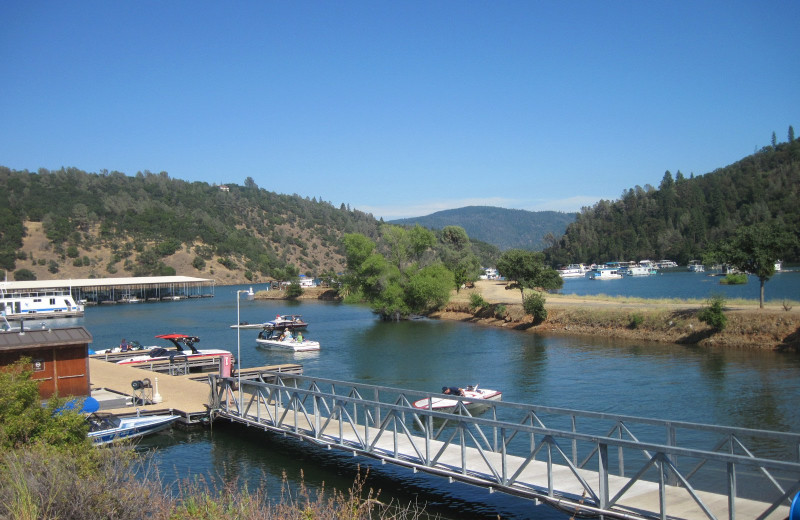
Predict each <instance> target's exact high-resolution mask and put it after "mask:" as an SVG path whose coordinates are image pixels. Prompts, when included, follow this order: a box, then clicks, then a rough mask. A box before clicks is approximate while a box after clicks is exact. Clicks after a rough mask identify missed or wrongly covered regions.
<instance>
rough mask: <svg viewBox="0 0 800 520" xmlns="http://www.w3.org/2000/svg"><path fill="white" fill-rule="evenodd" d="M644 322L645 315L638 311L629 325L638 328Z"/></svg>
mask: <svg viewBox="0 0 800 520" xmlns="http://www.w3.org/2000/svg"><path fill="white" fill-rule="evenodd" d="M642 323H644V316H642V315H641V314H638V313H636V314H634V315H632V316H631V322H630V323H629V324H628V327H629V328H631V329H638V328H639V326H641V324H642Z"/></svg>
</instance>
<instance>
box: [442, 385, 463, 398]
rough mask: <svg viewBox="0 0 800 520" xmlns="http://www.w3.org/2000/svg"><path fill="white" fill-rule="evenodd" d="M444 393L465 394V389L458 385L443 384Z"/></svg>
mask: <svg viewBox="0 0 800 520" xmlns="http://www.w3.org/2000/svg"><path fill="white" fill-rule="evenodd" d="M442 393H443V394H447V395H461V396H463V395H464V389H463V388H458V387H457V386H443V387H442Z"/></svg>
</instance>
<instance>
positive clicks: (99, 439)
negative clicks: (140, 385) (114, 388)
mask: <svg viewBox="0 0 800 520" xmlns="http://www.w3.org/2000/svg"><path fill="white" fill-rule="evenodd" d="M178 419H179V416H177V415H145V416H141V417H120V418H118V419H115V420H114V423H115V424H114V425H113V427H109V428H102V423H99V422H98V423H97V427H98V428H101V429H97V430H95V431H90V432H89V438H90V439H91V440H92V442H93V443H94V445H95V446H102V445H104V444H110V443H112V442H117V441H121V440H125V439H136V438H139V437H144V436H145V435H150V434H153V433H156V432H159V431H161V430H165V429H167V428H169V427H170V426H172V423H174V422H175V421H177V420H178ZM117 421H118V422H117Z"/></svg>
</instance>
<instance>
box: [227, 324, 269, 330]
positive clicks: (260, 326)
mask: <svg viewBox="0 0 800 520" xmlns="http://www.w3.org/2000/svg"><path fill="white" fill-rule="evenodd" d="M264 327H266V324H265V323H240V324H239V325H231V328H232V329H263V328H264Z"/></svg>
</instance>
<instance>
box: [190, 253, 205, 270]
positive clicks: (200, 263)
mask: <svg viewBox="0 0 800 520" xmlns="http://www.w3.org/2000/svg"><path fill="white" fill-rule="evenodd" d="M192 267H194V268H195V269H197V270H198V271H202V270H203V269H205V268H206V261H205V260H203V258H202V257H200V256H196V257H194V260H192Z"/></svg>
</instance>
